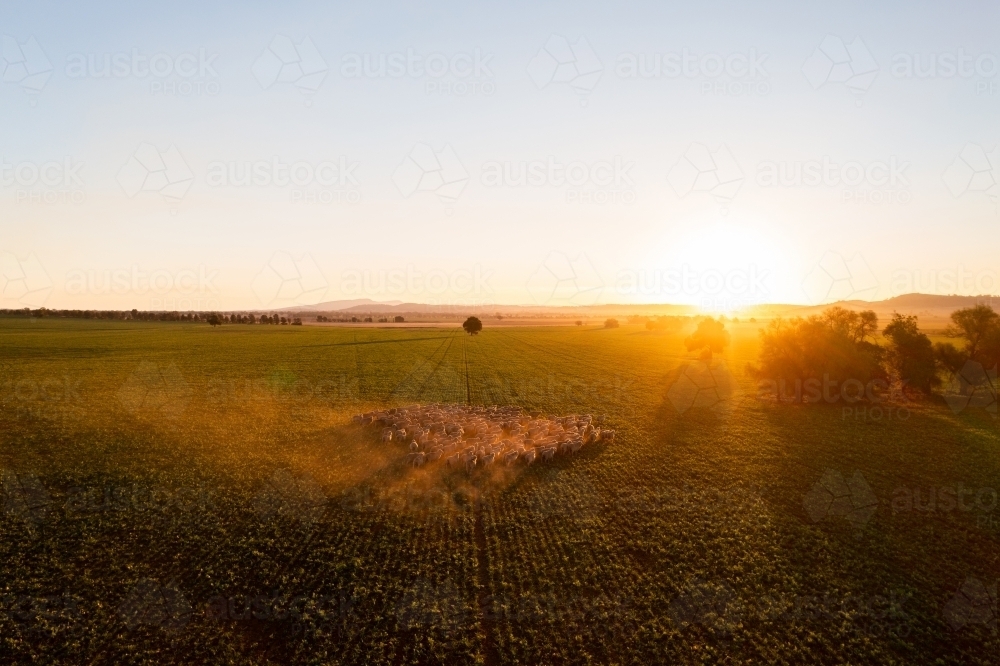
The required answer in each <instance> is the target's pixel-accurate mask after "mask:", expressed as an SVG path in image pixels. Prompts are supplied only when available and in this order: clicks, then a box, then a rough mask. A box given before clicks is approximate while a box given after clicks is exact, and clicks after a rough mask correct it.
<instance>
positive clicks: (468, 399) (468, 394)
mask: <svg viewBox="0 0 1000 666" xmlns="http://www.w3.org/2000/svg"><path fill="white" fill-rule="evenodd" d="M462 359H463V360H464V361H465V404H467V405H471V404H472V391H470V390H469V346H468V343H467V342H466V339H465V338H464V337H463V338H462Z"/></svg>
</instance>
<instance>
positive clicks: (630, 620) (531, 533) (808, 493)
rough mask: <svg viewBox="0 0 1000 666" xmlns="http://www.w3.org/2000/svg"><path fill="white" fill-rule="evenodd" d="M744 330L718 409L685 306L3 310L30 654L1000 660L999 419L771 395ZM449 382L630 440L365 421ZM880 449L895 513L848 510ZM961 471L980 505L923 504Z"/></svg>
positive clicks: (92, 659) (25, 642)
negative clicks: (354, 313)
mask: <svg viewBox="0 0 1000 666" xmlns="http://www.w3.org/2000/svg"><path fill="white" fill-rule="evenodd" d="M729 328H730V330H731V331H732V332H733V342H732V345H731V347H730V348H729V349H727V351H726V353H725V354H724V355H723V356H724V358H723V359H722V361H723V363H724V367H725V370H720V368H719V367H718V366H717V368H716V370H717V372H716V376H723V378H724V379H726V380H727V381H730V382H731V383H732V387H733V390H732V391H731V393H730V392H724V395H726V396H731V397H729V398H727V400H726V401H725V403H724V404H727V405H728V408H727V409H722V410H718V409H706V408H702V407H701V406H695V407H692V408H686V405H687V404H688V402H686V401H685V400H683V399H679V393H678V392H680V397H681V398H683V391H681V390H680V389H679V388H678V387H681V386H684V385H685V384H684V382H685V378H691V377H695V374H694V372H695V369H696V368H697V365H696V364H695V362H694V361H693V359H692V357H691V355H688V354H686V353H685V352H684V348H683V345H682V343H681V340H682V338H683V335H684V333H676V334H675V333H664V332H649V331H646V330H644V329H640V328H638V327H633V326H623V327H622V328H620V329H614V330H604V329H599V328H593V327H565V328H563V327H539V328H503V329H498V328H493V329H491V328H489V327H487V329H486V330H484V331H483V333H482V334H480V335H478V336H475V337H469V336H465V335H463V334H462V333H461V331H460V329H457V328H455V329H429V328H419V329H375V328H368V329H357V328H352V329H346V328H336V327H322V328H320V327H308V326H304V327H297V326H296V327H291V326H284V327H281V326H223V327H220V328H218V329H211V328H210V327H208V326H198V325H190V324H166V323H138V322H137V323H132V322H129V323H125V322H91V321H84V320H51V319H43V320H35V321H29V320H27V319H0V341H2V345H0V401H2V407H0V468H2V470H3V493H4V502H5V504H4V506H5V513H4V515H3V517H2V523H0V524H2V529H3V535H4V536H3V538H2V539H0V580H2V581H3V583H2V584H0V586H2V589H0V659H2V660H3V661H18V662H27V661H32V660H34V661H38V662H62V663H103V662H116V663H154V662H155V663H174V662H176V663H191V662H201V663H234V664H236V663H240V664H245V663H284V662H301V663H366V664H367V663H392V664H396V663H460V662H466V663H468V662H472V663H485V664H498V663H524V664H536V663H643V664H648V663H697V662H705V663H718V662H728V663H744V662H757V663H789V664H791V663H802V662H811V663H848V662H850V663H873V662H878V663H915V662H923V663H927V662H935V661H940V662H941V663H984V664H985V663H995V660H996V656H997V654H998V650H1000V642H998V639H997V635H996V616H995V613H996V605H995V604H996V602H995V599H994V601H993V605H992V609H990V608H989V607H987V612H990V611H991V612H992V613H993V614H994V615H993V618H992V620H990V622H992V624H990V623H987V622H983V621H980V620H981V619H982V618H980V617H979V616H963V617H965V620H967V621H965V622H956V621H955V617H956V616H955V615H954V613H951V614H949V611H948V610H947V609H949V608H951V609H952V610H954V607H953V606H949V605H948V604H949V603H951V600H952V599H953V597H954V596H955V593H956V591H957V590H958V589H959V588H960V587H961V586H962V585H963V583H966V581H967V579H970V578H973V579H975V580H977V581H981V582H982V583H983V584H985V585H986V586H987V587H990V586H995V584H996V580H997V578H998V577H1000V561H998V558H997V541H998V538H997V536H998V527H997V522H996V521H997V513H998V512H1000V509H997V508H996V507H995V506H993V507H989V498H990V493H989V492H988V491H992V490H993V489H996V488H997V486H998V479H1000V474H998V471H1000V470H998V430H997V421H996V420H995V419H994V418H993V417H992V416H991V415H990V414H988V413H986V412H984V411H982V410H980V409H974V408H970V409H968V410H965V411H963V412H960V413H958V414H955V413H953V412H952V411H951V410H950V409H949V408H948V407H947V405H945V404H944V402H943V401H941V400H929V401H925V402H918V403H910V404H906V405H905V406H904V407H905V408H904V409H903V410H899V405H886V406H884V407H885V408H886V409H885V410H883V412H882V413H881V415H879V413H878V412H873V411H870V410H867V411H862V409H858V410H855V409H854V408H853V407H852V408H850V410H849V411H846V412H845V406H844V405H842V404H835V405H824V404H820V405H808V406H778V405H775V404H772V403H768V402H765V401H761V400H758V399H757V398H756V394H755V388H754V386H753V384H752V382H751V381H750V379H749V378H748V377H747V376H746V374H745V370H744V369H745V365H746V363H747V362H748V361H753V360H755V357H756V349H757V326H756V325H752V324H746V323H743V324H736V325H730V326H729ZM693 364H694V365H693ZM719 373H722V374H721V375H720V374H719ZM435 401H441V402H466V401H468V402H471V403H473V404H518V405H522V406H524V407H526V408H529V409H533V410H538V411H542V412H544V413H552V414H565V413H570V412H592V413H595V414H607V416H608V421H609V422H610V424H611V427H613V428H615V429H616V430H617V431H618V436H617V438H616V439H617V441H616V442H615V443H614V444H613V445H609V446H605V447H601V446H594V447H590V448H589V450H588V448H586V447H585V449H584V450H583V452H581V453H580V454H578V455H577V456H574V457H567V458H559V459H557V460H556V461H555V462H553V463H547V464H539V465H535V466H533V467H532V468H530V469H519V470H518V471H517V472H516V473H507V472H506V471H504V472H503V473H500V472H499V471H498V472H496V473H493V474H476V475H474V476H473V477H471V478H470V477H467V476H465V475H464V474H462V473H455V474H446V473H444V472H442V471H441V470H438V469H435V470H427V469H424V470H420V471H419V472H414V471H412V470H407V469H404V468H403V467H402V465H401V464H400V458H401V453H400V451H399V449H397V448H395V447H394V446H388V447H387V446H384V445H381V444H378V443H376V437H375V434H374V433H373V432H369V431H363V430H361V429H359V428H357V427H355V426H352V425H349V420H350V416H351V415H352V414H355V413H358V412H361V411H364V410H367V409H372V408H376V407H383V406H386V405H390V406H391V405H406V404H411V403H415V402H435ZM695 404H696V405H699V404H700V403H698V402H696V403H695ZM889 408H891V409H893V410H895V411H891V412H890V411H888V410H889ZM890 415H894V416H890ZM904 415H905V419H904V418H903V416H904ZM877 416H878V417H879V418H876V417H877ZM856 473H860V476H861V478H862V480H863V482H864V484H865V486H866V487H867V488H868V489H869V490H870V496H873V497H874V502H875V503H876V505H875V509H874V513H873V514H871V515H868V514H865V513H864V512H863V511H862V512H861V513H858V512H855V513H851V514H850V518H853V520H852V519H850V518H849V517H846V516H844V515H842V514H844V513H847V512H848V511H846V510H842V509H843V505H842V504H836V503H835V504H834V505H832V506H826V505H823V504H822V502H821V503H820V504H821V505H822V506H821V508H822V511H820V512H819V514H820V515H819V516H818V518H817V515H816V514H815V507H816V506H817V505H816V504H815V502H814V503H813V504H810V502H811V501H814V500H816V498H817V492H819V493H820V495H819V496H820V497H821V498H822V489H820V491H817V490H816V488H817V484H818V483H819V482H820V480H821V479H823V478H824V475H827V477H826V478H830V477H829V474H833V475H834V477H837V476H838V475H839V477H840V478H842V479H844V480H845V482H846V481H850V480H851V479H853V478H856V477H855V476H854V475H855V474H856ZM959 484H962V486H963V487H964V488H969V489H973V490H974V491H977V492H980V493H981V495H980V500H981V501H980V505H979V506H976V505H975V502H974V497H975V496H972V499H970V498H969V497H967V498H966V503H967V504H968V503H969V502H972V508H971V509H970V510H965V509H962V508H959V507H953V508H951V509H947V508H946V504H945V503H943V502H940V503H939V504H938V506H937V507H936V508H935V510H918V509H910V510H906V508H905V506H904V505H902V504H901V503H900V500H899V498H900V497H902V496H904V495H905V494H906V493H904V490H905V491H906V492H908V493H909V495H910V496H911V497H912V496H913V495H914V492H915V491H919V492H920V493H921V497H922V498H923V502H924V504H923V505H926V501H927V497H928V494H929V492H930V491H931V489H935V492H936V493H937V494H940V489H941V488H942V487H953V488H955V487H958V485H959ZM855 489H856V488H855ZM852 496H853V497H854V499H855V500H856V501H858V500H859V498H860V499H864V498H865V497H868V496H869V495H867V494H865V493H864V492H860V491H859V492H855V493H854V494H853V495H852ZM809 498H812V499H811V500H810V499H809ZM894 499H896V505H895V506H894V504H893V500H894ZM862 504H864V502H862ZM994 504H995V502H994ZM810 506H812V507H813V509H814V512H813V513H810V511H809V507H810ZM987 507H989V508H987ZM848 509H851V507H850V506H848ZM972 585H975V583H972ZM966 589H972V588H966ZM994 589H995V587H994ZM949 618H951V619H952V621H953V623H952V624H949V622H948V621H947V620H948V619H949ZM960 619H961V618H960Z"/></svg>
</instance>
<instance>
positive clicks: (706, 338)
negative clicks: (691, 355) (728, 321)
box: [684, 317, 729, 361]
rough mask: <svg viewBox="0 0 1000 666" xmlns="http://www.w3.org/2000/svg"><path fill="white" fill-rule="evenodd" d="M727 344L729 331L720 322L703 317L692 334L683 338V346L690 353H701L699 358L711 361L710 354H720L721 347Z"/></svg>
mask: <svg viewBox="0 0 1000 666" xmlns="http://www.w3.org/2000/svg"><path fill="white" fill-rule="evenodd" d="M728 344H729V331H727V330H726V325H725V324H723V323H722V321H716V320H714V319H712V318H711V317H705V318H704V319H702V320H701V321H700V322H698V328H696V329H695V331H694V333H692V334H691V335H689V336H687V337H686V338H684V346H685V347H687V350H688V351H689V352H690V351H699V350H700V351H701V354H700V355H699V358H701V360H703V361H711V360H712V353H713V352H714V353H717V354H721V353H722V349H723V347H725V346H726V345H728Z"/></svg>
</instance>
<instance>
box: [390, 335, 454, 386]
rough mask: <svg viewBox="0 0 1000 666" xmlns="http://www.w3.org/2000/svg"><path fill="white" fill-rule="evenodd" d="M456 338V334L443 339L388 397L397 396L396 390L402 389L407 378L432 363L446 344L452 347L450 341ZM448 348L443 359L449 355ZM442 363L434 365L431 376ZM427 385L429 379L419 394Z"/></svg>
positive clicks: (425, 381)
mask: <svg viewBox="0 0 1000 666" xmlns="http://www.w3.org/2000/svg"><path fill="white" fill-rule="evenodd" d="M425 339H427V340H436V339H437V338H425ZM454 339H455V336H454V335H449V336H448V337H446V338H444V339H443V340H441V344H440V345H438V346H437V349H435V350H434V351H433V352H431V353H430V355H428V356H427V358H425V359H424V360H423V361H421V362H420V364H419V365H417V366H416V367H415V368H413V370H410V372H409V373H408V374H407V375H406V376H405V377H403V378H402V379H401V380H400V381H399V382H398V383H397V384H396V385H395V386H394V387H393V388H392V391H390V392H389V395H388V398H393V397H395V396H396V392H397V391H398V390H399V389H400V387H402V386H404V385H405V384H406V382H407V380H408V379H410V377H412V376H413V375H415V374H416V373H417V372H419V371H420V370H422V369H423V368H424V366H426V365H427V364H429V363H431V362H432V361H433V359H434V357H435V356H437V353H438V352H439V351H441V348H442V347H444V346H445V344H448V349H451V344H450V343H451V341H452V340H454ZM448 349H445V350H444V356H442V357H441V358H442V360H443V359H444V358H445V357H446V356H448ZM440 365H441V361H438V363H437V365H435V366H434V370H432V371H431V374H430V377H433V376H434V373H435V372H437V369H438V367H440ZM428 379H429V377H428ZM426 385H427V380H426V379H425V380H424V383H423V384H422V385H421V386H420V390H419V391H418V395H423V388H424V386H426Z"/></svg>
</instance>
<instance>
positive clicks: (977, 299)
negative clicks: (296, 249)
mask: <svg viewBox="0 0 1000 666" xmlns="http://www.w3.org/2000/svg"><path fill="white" fill-rule="evenodd" d="M977 303H986V304H988V305H992V306H993V307H994V309H996V310H998V311H1000V297H997V296H957V295H947V296H946V295H939V294H903V295H901V296H894V297H892V298H888V299H885V300H882V301H859V300H851V301H838V302H836V303H824V304H822V305H796V304H781V303H773V304H765V305H757V306H753V307H750V308H747V309H745V310H743V311H741V312H740V313H739V316H740V317H743V318H747V317H760V318H765V319H769V318H772V317H807V316H809V315H812V314H818V313H820V312H822V311H823V310H825V309H827V308H829V307H832V306H835V305H838V306H840V307H844V308H848V309H851V310H874V311H875V312H876V313H878V315H879V318H880V319H888V318H889V317H890V316H892V313H893V312H899V313H900V314H908V315H917V316H918V317H920V319H921V323H922V324H925V323H936V321H937V320H943V319H947V318H948V316H949V315H950V314H951V313H952V312H954V311H955V310H958V309H960V308H967V307H970V306H973V305H976V304H977ZM281 311H282V312H300V313H322V312H338V313H341V314H351V315H364V314H369V315H405V314H414V315H417V314H419V315H425V316H426V315H431V316H433V315H450V316H456V315H465V314H480V315H481V314H490V315H492V314H493V313H495V312H500V313H503V314H504V315H505V316H508V317H516V318H537V317H543V318H544V317H559V318H564V317H567V318H568V317H577V316H579V317H581V318H583V317H624V316H629V315H633V314H636V315H646V316H661V315H668V316H681V317H684V316H692V315H695V316H696V315H700V314H703V311H702V310H701V309H699V308H698V307H696V306H692V305H671V304H666V303H663V304H645V305H640V304H636V305H629V304H622V303H619V304H614V303H611V304H603V305H503V304H479V305H464V304H427V303H407V302H403V301H375V300H372V299H369V298H357V299H353V300H341V301H326V302H323V303H317V304H316V305H296V306H291V307H287V308H282V309H281Z"/></svg>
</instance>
